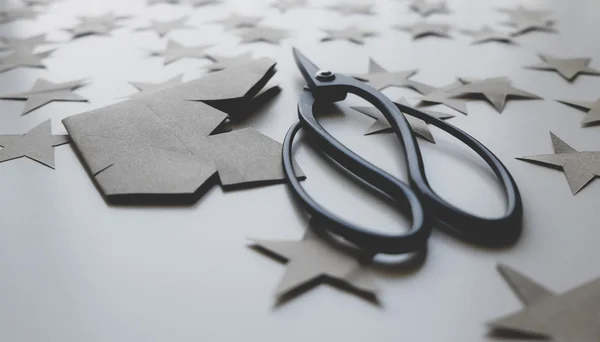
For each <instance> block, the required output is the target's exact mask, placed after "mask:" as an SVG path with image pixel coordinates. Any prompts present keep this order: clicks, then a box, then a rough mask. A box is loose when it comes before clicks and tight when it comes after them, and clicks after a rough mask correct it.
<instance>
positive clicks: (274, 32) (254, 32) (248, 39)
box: [239, 25, 289, 45]
mask: <svg viewBox="0 0 600 342" xmlns="http://www.w3.org/2000/svg"><path fill="white" fill-rule="evenodd" d="M239 35H240V36H241V37H242V43H253V42H266V43H271V44H276V45H278V44H279V43H280V42H281V40H282V39H284V38H287V37H288V36H289V31H287V30H283V29H279V28H274V27H268V26H262V25H257V26H255V27H248V28H243V29H241V30H240V31H239Z"/></svg>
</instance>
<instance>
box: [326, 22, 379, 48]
mask: <svg viewBox="0 0 600 342" xmlns="http://www.w3.org/2000/svg"><path fill="white" fill-rule="evenodd" d="M322 31H324V32H326V33H327V36H325V37H323V38H321V41H329V40H339V39H345V40H347V41H349V42H352V43H356V44H364V43H365V41H364V39H365V38H366V37H371V36H374V35H375V34H374V33H373V32H371V31H363V30H360V29H358V28H357V27H356V26H348V27H346V28H344V29H341V30H332V29H329V30H322Z"/></svg>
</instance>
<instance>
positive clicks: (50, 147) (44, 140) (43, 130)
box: [0, 120, 69, 169]
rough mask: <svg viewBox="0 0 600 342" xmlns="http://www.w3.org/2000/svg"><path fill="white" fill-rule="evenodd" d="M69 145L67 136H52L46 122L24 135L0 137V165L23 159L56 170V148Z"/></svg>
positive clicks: (48, 122) (47, 121) (49, 125)
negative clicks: (25, 158) (0, 147)
mask: <svg viewBox="0 0 600 342" xmlns="http://www.w3.org/2000/svg"><path fill="white" fill-rule="evenodd" d="M67 143H69V136H67V135H52V126H51V124H50V120H46V121H44V122H43V123H41V124H39V125H38V126H36V127H34V128H32V129H31V130H30V131H29V132H27V133H25V134H23V135H20V134H19V135H0V146H2V149H1V150H0V163H1V162H5V161H7V160H13V159H17V158H21V157H27V158H29V159H31V160H35V161H36V162H38V163H40V164H43V165H46V166H48V167H49V168H52V169H54V147H56V146H60V145H64V144H67Z"/></svg>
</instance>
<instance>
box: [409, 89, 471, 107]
mask: <svg viewBox="0 0 600 342" xmlns="http://www.w3.org/2000/svg"><path fill="white" fill-rule="evenodd" d="M462 85H463V83H461V82H453V83H450V84H448V85H446V86H444V87H441V88H436V87H432V86H429V85H426V84H422V83H417V82H413V85H412V88H413V89H415V90H417V91H418V92H419V93H421V94H424V96H423V97H421V98H420V99H419V100H420V103H419V105H418V106H419V107H421V106H427V105H436V104H442V105H444V106H447V107H450V108H452V109H454V110H456V111H458V112H461V113H463V114H465V115H467V114H468V113H467V101H466V100H465V99H461V98H454V96H455V95H454V94H453V93H451V90H453V89H455V88H457V87H460V86H462Z"/></svg>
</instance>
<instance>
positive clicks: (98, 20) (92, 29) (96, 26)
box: [69, 13, 125, 38]
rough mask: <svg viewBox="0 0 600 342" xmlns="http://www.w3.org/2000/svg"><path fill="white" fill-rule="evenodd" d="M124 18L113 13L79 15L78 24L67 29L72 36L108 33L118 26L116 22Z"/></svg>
mask: <svg viewBox="0 0 600 342" xmlns="http://www.w3.org/2000/svg"><path fill="white" fill-rule="evenodd" d="M124 18H125V16H117V15H115V14H113V13H107V14H104V15H99V16H94V17H81V18H79V24H77V25H75V26H74V27H73V28H71V29H70V30H69V31H71V33H72V34H73V38H78V37H83V36H88V35H108V34H110V32H111V31H112V30H114V29H116V28H118V27H119V26H120V24H119V23H118V22H119V21H120V20H122V19H124Z"/></svg>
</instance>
